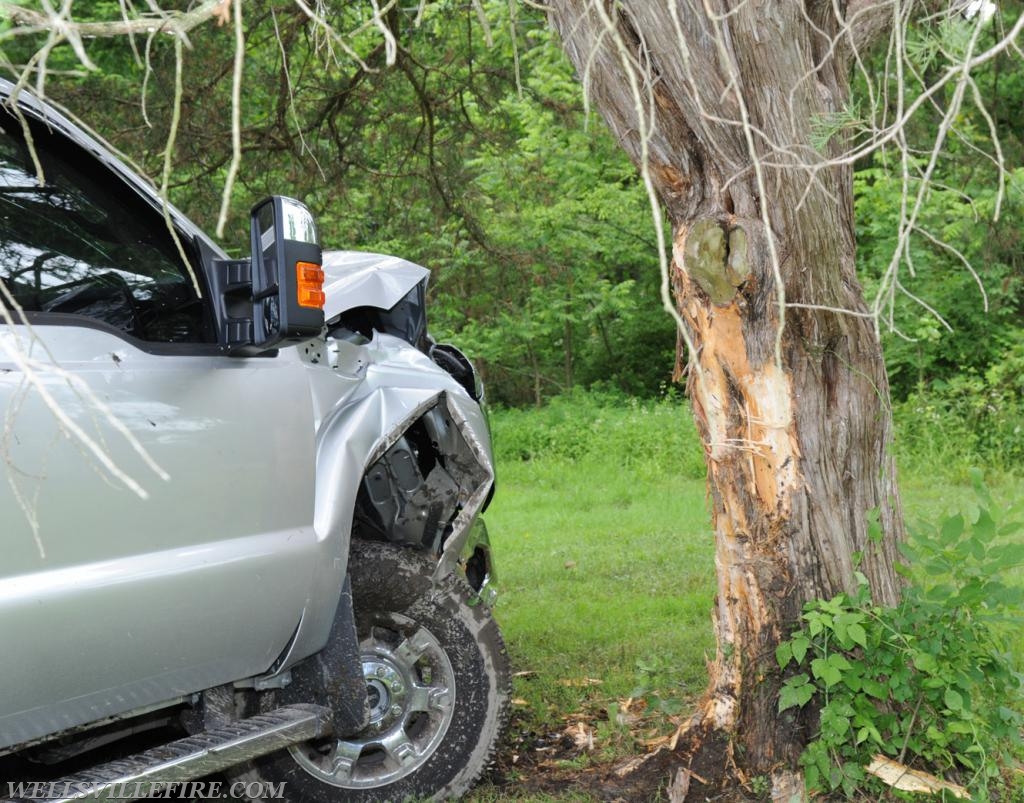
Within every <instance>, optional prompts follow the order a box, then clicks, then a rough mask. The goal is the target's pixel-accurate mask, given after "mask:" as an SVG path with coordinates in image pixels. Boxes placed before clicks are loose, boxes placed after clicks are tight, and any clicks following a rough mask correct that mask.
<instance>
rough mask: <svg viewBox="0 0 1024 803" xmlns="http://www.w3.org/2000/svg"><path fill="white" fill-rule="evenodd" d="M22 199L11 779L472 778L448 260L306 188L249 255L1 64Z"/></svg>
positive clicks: (485, 685)
mask: <svg viewBox="0 0 1024 803" xmlns="http://www.w3.org/2000/svg"><path fill="white" fill-rule="evenodd" d="M12 96H16V97H12ZM0 219H2V237H0V410H2V411H3V422H2V424H0V455H2V459H3V472H4V475H5V476H4V478H3V480H2V481H0V511H2V513H3V525H2V530H0V532H2V550H3V552H2V555H3V559H2V561H0V678H2V681H0V800H7V799H24V798H27V797H31V798H34V799H47V800H77V799H105V798H119V799H126V798H138V797H144V796H147V795H149V794H152V793H153V792H154V791H158V790H160V789H166V788H167V784H170V783H178V784H180V783H182V782H184V781H188V780H189V779H196V778H203V777H208V776H210V775H211V774H213V773H216V774H218V776H217V777H222V778H223V777H227V778H229V779H231V778H241V779H243V780H246V781H252V779H258V780H260V781H261V782H262V781H265V782H266V783H267V785H268V788H270V789H274V790H278V791H281V792H283V796H284V797H286V798H287V799H289V800H294V801H311V802H312V801H317V803H330V802H331V801H338V802H339V803H340V802H341V801H383V800H395V801H399V800H405V799H424V798H438V799H440V798H447V797H454V796H458V795H460V794H461V793H463V792H464V791H465V790H466V789H468V788H469V786H470V785H471V784H472V783H473V782H474V781H475V780H476V779H477V778H478V777H479V776H480V774H481V773H482V772H483V770H484V769H485V767H486V766H487V764H488V762H489V761H490V759H491V756H492V753H493V751H494V749H495V744H496V741H497V739H498V736H499V732H500V730H501V727H502V724H503V722H504V719H505V715H506V708H507V703H508V685H509V669H508V662H507V657H506V653H505V649H504V646H503V643H502V640H501V635H500V633H499V631H498V628H497V625H496V624H495V622H494V620H493V619H492V617H491V613H490V601H491V594H492V586H491V585H490V584H489V581H490V579H491V555H490V547H489V544H488V541H487V535H486V531H485V529H484V526H483V522H482V519H481V518H480V514H481V512H482V511H483V510H484V509H485V508H486V506H487V504H488V502H489V501H490V495H491V492H492V490H493V477H494V472H493V463H492V455H491V446H490V436H489V432H488V426H487V420H486V417H485V413H484V409H483V391H482V387H481V385H480V382H479V379H478V377H477V374H476V372H475V370H474V368H473V366H472V365H471V364H470V363H469V361H468V360H467V359H466V358H465V357H464V356H463V355H462V354H461V352H459V351H458V350H457V349H455V348H454V347H452V346H448V345H443V344H437V343H435V342H434V341H433V340H432V338H431V337H430V336H429V335H428V333H427V329H426V314H425V288H426V281H427V276H428V272H427V271H426V270H425V269H424V268H421V267H419V266H417V265H414V264H412V263H410V262H406V261H405V260H402V259H397V258H394V257H386V256H380V255H374V254H363V253H354V252H322V251H321V247H320V242H319V236H318V233H317V227H316V223H315V221H314V219H313V217H312V216H311V214H310V213H309V211H308V210H307V209H306V208H305V207H304V206H303V205H302V204H300V203H298V202H297V201H294V200H291V199H289V198H285V197H282V196H274V197H272V198H268V199H267V200H266V201H264V202H262V203H260V204H258V205H257V206H256V207H255V208H254V210H253V212H252V219H251V253H252V256H251V258H246V259H231V258H229V257H228V255H227V254H225V253H224V252H223V251H222V250H221V249H220V248H219V247H218V246H217V245H216V244H215V243H214V242H213V241H212V240H210V239H209V238H208V237H207V236H205V235H204V234H203V233H202V232H201V231H200V230H199V229H198V228H197V227H196V226H195V225H194V224H193V223H191V222H190V221H189V220H187V219H186V218H185V217H184V216H183V215H181V214H180V213H179V212H178V211H176V210H175V209H173V208H169V207H168V206H167V205H165V204H164V203H162V202H161V200H160V198H159V197H158V195H157V194H156V193H155V192H154V190H153V189H152V188H151V187H150V186H149V185H148V184H147V183H146V182H145V181H143V180H142V179H141V178H139V177H138V175H136V174H135V173H134V172H132V171H131V170H129V169H128V168H127V167H125V165H124V164H123V163H122V162H121V161H119V160H118V159H117V158H116V157H114V156H113V155H112V154H111V153H110V151H109V150H108V149H107V148H105V147H104V146H102V145H101V144H99V143H98V142H97V140H96V139H94V138H93V137H91V136H89V135H87V134H86V133H84V132H83V131H82V130H81V129H80V128H79V127H76V126H75V125H73V124H72V123H71V122H69V121H68V119H66V117H65V116H63V115H62V114H60V113H59V112H57V111H56V110H55V109H54V108H52V107H51V106H50V105H48V104H46V103H44V102H42V101H39V100H37V99H34V98H31V97H29V95H28V93H27V92H20V93H17V92H16V91H15V89H14V87H13V86H12V85H11V84H9V83H6V82H0ZM239 788H242V789H246V790H249V794H250V795H251V790H252V789H254V788H256V789H259V788H261V786H260V784H259V783H256V784H254V783H251V782H247V783H246V784H240V785H239ZM278 796H279V797H280V796H281V795H278Z"/></svg>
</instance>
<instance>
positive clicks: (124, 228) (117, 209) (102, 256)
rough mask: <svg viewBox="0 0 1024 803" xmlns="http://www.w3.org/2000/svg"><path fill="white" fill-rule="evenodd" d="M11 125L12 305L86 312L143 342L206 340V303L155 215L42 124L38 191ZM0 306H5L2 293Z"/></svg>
mask: <svg viewBox="0 0 1024 803" xmlns="http://www.w3.org/2000/svg"><path fill="white" fill-rule="evenodd" d="M8 121H9V118H7V117H6V115H4V116H3V117H2V118H0V122H2V128H0V280H2V281H3V283H4V285H5V287H6V288H7V290H8V292H9V293H10V294H11V295H12V296H13V297H14V299H15V301H17V303H18V305H19V306H21V308H22V309H23V310H24V311H25V312H27V313H32V312H37V313H38V312H41V313H50V314H57V315H60V314H64V315H77V316H86V317H88V318H92V319H95V320H99V321H102V322H103V323H105V324H107V325H109V326H112V327H114V328H116V329H118V330H119V331H120V332H122V333H124V334H125V335H129V336H131V337H135V338H138V339H140V340H146V341H154V342H164V343H196V342H211V341H213V340H214V339H215V338H214V336H213V334H212V326H211V325H210V321H209V316H208V315H207V313H206V305H205V304H204V303H203V302H202V300H201V299H199V298H198V296H197V295H196V292H195V290H194V288H193V287H192V281H191V278H190V277H189V276H188V273H187V271H186V270H185V269H184V267H183V266H182V263H181V257H180V255H179V254H178V251H177V248H176V247H175V245H174V241H173V240H172V238H171V236H170V233H169V232H168V230H167V227H166V224H165V223H164V221H163V218H162V216H161V215H160V214H159V212H157V211H156V210H155V209H153V207H152V206H151V205H150V204H148V203H146V202H145V201H144V200H143V199H142V198H140V197H139V196H138V195H137V194H136V193H135V192H134V190H132V189H131V188H130V187H128V186H127V185H125V184H124V182H123V181H122V180H121V179H120V178H119V177H117V176H116V175H115V174H113V173H112V172H111V171H109V170H108V169H107V168H106V167H105V166H103V165H102V164H101V163H100V162H99V161H97V160H96V159H95V158H94V157H92V156H91V155H89V154H88V153H87V152H85V151H84V150H82V149H80V148H78V147H77V146H75V145H74V144H73V143H70V142H67V141H66V140H65V139H63V138H61V137H59V136H58V135H55V134H50V133H48V132H47V131H46V130H45V129H43V128H41V127H40V128H37V129H36V130H35V132H34V133H35V136H34V141H35V148H36V152H37V154H38V156H39V159H40V162H41V163H42V166H43V172H44V176H45V183H44V184H43V185H42V186H40V185H39V183H38V181H37V179H36V170H35V167H34V165H33V163H32V160H31V157H30V154H29V151H28V148H27V147H26V145H25V143H24V142H23V141H22V140H21V138H20V137H19V136H16V132H18V130H19V127H18V125H17V124H16V123H13V124H11V123H10V122H8ZM185 247H186V248H189V247H191V244H190V243H188V242H186V243H185ZM0 303H2V304H5V305H7V306H9V303H8V302H7V301H6V300H5V298H4V296H3V295H2V294H0Z"/></svg>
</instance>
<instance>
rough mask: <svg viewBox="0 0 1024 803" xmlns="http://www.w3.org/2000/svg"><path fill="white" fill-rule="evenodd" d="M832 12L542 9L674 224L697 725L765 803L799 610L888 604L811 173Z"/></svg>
mask: <svg viewBox="0 0 1024 803" xmlns="http://www.w3.org/2000/svg"><path fill="white" fill-rule="evenodd" d="M727 5H731V6H732V7H731V8H728V7H727ZM844 7H845V3H842V2H839V3H836V4H833V3H832V2H831V0H829V1H828V2H820V3H819V2H815V0H806V2H802V3H801V2H795V1H794V0H775V1H774V2H773V1H772V0H747V2H745V3H741V4H735V3H733V4H727V3H726V2H725V0H705V2H704V3H703V4H701V3H699V2H697V0H691V1H690V2H688V1H687V0H656V1H655V0H652V1H651V2H640V0H623V1H622V2H619V3H615V4H613V3H611V2H605V0H597V1H596V2H595V0H552V2H551V6H550V8H551V10H550V14H551V19H552V22H553V23H554V25H555V27H556V28H557V30H558V31H559V33H560V35H561V37H562V40H563V44H564V46H565V49H566V51H567V53H568V54H569V56H570V58H571V59H572V60H573V62H574V63H575V65H576V67H577V69H578V71H579V73H580V75H581V78H582V80H583V82H584V85H585V89H586V91H587V93H588V97H589V98H590V101H591V103H592V104H593V105H594V106H595V107H596V108H597V109H599V110H600V111H601V113H602V114H603V115H604V117H605V120H606V121H607V122H608V124H609V126H610V127H611V129H612V131H613V133H614V134H615V135H616V136H617V137H618V138H619V141H620V142H621V144H622V145H623V147H624V148H625V149H626V151H627V152H628V153H629V155H630V157H631V158H632V159H633V160H634V162H635V163H636V164H637V165H638V166H640V167H641V169H642V170H643V171H644V173H645V175H646V176H647V177H648V178H649V181H650V183H651V185H652V186H653V188H654V189H655V190H656V192H657V194H658V196H659V198H660V201H661V203H662V206H663V208H664V209H665V211H666V213H667V215H668V218H669V220H670V222H671V225H672V233H673V243H674V245H673V249H672V260H671V281H672V290H673V296H674V300H675V306H676V309H677V311H678V312H679V314H680V316H681V318H682V320H683V321H684V323H685V328H686V329H687V333H688V335H689V338H690V339H691V341H692V344H693V346H694V353H693V354H691V355H690V373H689V380H688V389H689V392H690V395H691V399H692V401H693V408H694V412H695V414H696V418H697V425H698V428H699V430H700V433H701V436H702V438H703V441H704V446H705V451H706V456H707V465H708V490H709V496H710V499H711V508H712V518H713V524H714V530H715V538H716V566H717V573H718V595H717V602H716V608H715V613H714V624H715V630H716V634H717V639H718V650H717V655H716V658H715V661H714V664H713V666H712V667H711V678H710V685H709V689H708V693H707V696H706V699H705V702H704V703H703V705H702V706H701V711H700V713H699V714H698V717H697V718H696V720H695V722H699V724H700V726H701V729H702V731H703V732H704V733H705V734H707V733H709V732H711V731H718V732H721V733H725V734H727V735H728V736H729V738H730V739H731V742H732V744H733V746H734V747H737V748H741V749H734V750H732V751H730V752H731V759H732V760H733V761H735V762H736V765H737V766H738V767H740V768H741V769H742V770H744V771H747V772H751V773H756V774H762V775H769V774H770V775H772V776H773V777H774V778H775V779H776V791H777V792H778V793H779V794H781V793H782V791H783V789H784V788H786V787H787V786H791V784H792V781H793V776H792V772H793V771H794V770H795V767H796V766H797V765H796V758H797V756H798V755H799V753H800V751H801V750H802V748H803V746H804V744H805V742H806V740H807V739H808V738H809V737H810V736H811V735H812V734H811V733H809V732H808V729H807V727H806V722H805V721H804V720H803V719H799V718H797V719H794V716H795V715H793V714H792V713H791V712H786V713H785V714H781V715H780V714H779V713H778V691H779V687H780V685H781V681H782V678H781V676H780V672H779V670H778V667H777V665H776V663H775V658H774V652H775V647H776V645H777V644H778V642H779V639H780V638H782V637H786V636H788V634H789V632H790V630H791V629H792V627H793V626H794V624H795V623H796V621H797V620H798V618H799V614H800V611H801V607H802V605H803V603H804V602H806V601H807V600H809V599H812V598H820V597H828V596H831V595H834V594H835V593H837V592H839V591H843V590H852V589H853V588H854V587H855V580H854V572H855V571H856V570H859V571H862V572H863V573H864V574H865V575H867V577H868V579H869V581H870V583H871V588H872V591H873V594H874V598H875V600H876V601H878V602H881V603H893V602H895V601H896V598H897V596H898V591H899V581H898V579H897V575H896V574H895V573H894V571H893V562H894V560H895V558H896V544H897V542H898V541H899V539H900V538H901V537H902V520H901V514H900V509H899V502H898V495H897V488H896V476H895V468H894V465H893V460H892V457H891V455H890V454H889V445H890V441H891V434H892V424H891V421H892V419H891V410H890V407H889V392H888V383H887V379H886V375H885V367H884V364H883V361H882V354H881V347H880V344H879V340H878V336H877V332H876V329H875V326H874V322H873V321H872V320H871V319H870V318H869V317H868V314H867V308H866V305H865V303H864V300H863V294H862V291H861V288H860V285H859V284H858V282H857V278H856V275H855V271H854V250H855V242H854V229H853V189H852V177H851V170H850V168H849V166H842V165H839V166H835V165H830V164H828V163H827V160H828V158H829V156H830V155H834V154H836V153H838V152H839V150H840V143H832V144H831V145H830V146H828V147H826V148H825V150H824V151H823V152H821V151H817V150H815V149H814V148H813V147H812V146H811V133H812V125H813V123H814V121H815V120H816V119H822V118H823V117H824V116H825V115H828V114H829V113H834V112H836V111H838V110H841V109H843V108H844V107H845V105H846V103H847V100H848V92H849V89H848V80H847V74H848V66H847V63H846V60H847V55H846V54H847V52H848V44H847V40H849V42H850V43H851V45H852V42H853V38H852V36H848V34H847V33H844V31H843V26H844V24H845V21H844V20H843V19H840V18H837V16H836V14H837V13H841V12H842V10H843V8H844ZM631 76H633V78H632V80H631ZM873 510H877V511H878V521H879V523H880V525H881V537H880V538H872V537H871V536H870V535H869V533H870V532H871V531H870V530H869V521H870V519H871V516H872V514H871V511H873ZM797 716H798V715H797Z"/></svg>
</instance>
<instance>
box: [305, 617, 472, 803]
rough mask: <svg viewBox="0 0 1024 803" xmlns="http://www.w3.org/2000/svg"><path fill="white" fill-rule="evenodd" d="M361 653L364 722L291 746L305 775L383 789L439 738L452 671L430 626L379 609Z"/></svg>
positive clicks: (449, 707)
mask: <svg viewBox="0 0 1024 803" xmlns="http://www.w3.org/2000/svg"><path fill="white" fill-rule="evenodd" d="M360 651H361V654H362V662H363V677H364V678H365V679H366V691H367V696H368V697H369V703H370V723H369V725H368V726H367V727H366V728H365V729H364V730H363V731H362V732H360V733H359V734H357V735H356V736H354V737H347V738H345V739H340V740H330V741H327V742H308V743H305V744H301V745H296V746H294V747H291V748H290V751H291V754H292V756H293V757H294V759H295V761H296V762H297V763H298V764H299V766H301V767H302V768H303V769H304V770H306V772H308V773H310V774H311V775H313V776H314V777H316V778H317V779H318V780H321V781H323V782H325V783H328V784H332V785H334V786H340V787H343V788H347V789H370V788H373V787H377V786H384V785H386V784H390V783H394V782H395V781H397V780H399V779H401V778H404V777H405V776H407V775H410V774H412V773H413V772H415V771H416V770H417V769H419V767H420V766H422V765H423V764H424V763H425V762H426V761H427V760H428V759H429V758H430V757H431V755H433V753H434V751H435V750H436V749H437V747H438V745H440V744H441V742H442V741H443V740H444V736H445V734H446V733H447V731H448V726H449V725H450V724H451V721H452V714H453V713H454V710H455V694H456V689H455V673H454V671H453V670H452V665H451V662H450V661H449V660H448V656H447V655H446V654H445V651H444V649H443V648H442V647H441V644H440V642H439V641H438V640H437V638H435V637H434V635H433V634H432V633H431V632H430V631H429V630H427V628H425V627H422V626H419V625H417V623H416V622H414V621H413V620H412V619H409V618H407V617H405V616H402V615H400V614H396V613H389V614H382V615H381V616H380V617H379V620H378V621H376V622H375V623H374V624H373V626H372V627H371V628H370V630H369V633H368V634H366V636H365V637H364V638H363V639H362V641H361V642H360Z"/></svg>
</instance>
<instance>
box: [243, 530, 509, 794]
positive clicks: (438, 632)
mask: <svg viewBox="0 0 1024 803" xmlns="http://www.w3.org/2000/svg"><path fill="white" fill-rule="evenodd" d="M349 560H350V562H349V572H350V576H351V578H352V597H353V603H354V607H355V618H356V630H357V632H358V635H359V644H360V655H361V659H362V664H363V674H364V677H365V679H366V685H367V693H368V696H369V701H370V724H369V726H368V727H367V728H365V729H364V730H363V731H361V732H360V733H359V734H357V735H355V736H351V737H346V738H342V739H334V738H331V739H325V740H319V741H315V742H307V743H304V744H301V745H297V746H295V747H292V748H291V749H290V750H289V751H288V752H287V753H282V754H278V755H277V756H273V757H271V758H270V759H269V760H268V761H267V762H265V763H264V766H263V767H262V768H261V769H262V772H261V774H262V775H264V776H266V777H268V778H274V779H276V780H282V781H286V782H287V786H286V789H287V790H288V796H289V798H290V799H292V800H297V801H302V802H303V803H306V801H309V802H310V803H313V802H314V801H315V802H316V803H341V801H346V803H347V802H348V801H375V802H376V801H385V800H390V801H402V800H405V799H408V798H412V799H423V798H433V799H445V798H450V797H459V796H461V795H462V794H463V793H465V792H466V791H467V790H468V789H469V788H470V787H471V786H472V785H473V783H474V782H475V781H476V780H477V779H478V778H479V777H480V775H481V774H482V773H483V771H484V770H485V769H486V767H487V765H488V763H489V762H490V760H491V757H492V755H493V753H494V749H495V747H496V744H497V741H498V738H499V736H500V732H501V728H502V726H503V725H504V722H505V717H506V709H507V705H508V697H509V667H508V657H507V654H506V652H505V646H504V643H503V642H502V639H501V633H500V632H499V630H498V626H497V623H496V622H495V621H494V619H493V618H492V617H491V614H490V611H489V609H488V608H487V607H486V606H485V605H482V604H477V605H470V604H469V600H470V598H471V596H472V592H471V591H470V589H469V588H468V587H467V586H466V584H465V583H464V582H462V581H461V579H459V578H457V577H454V576H453V577H450V578H448V579H447V580H446V581H443V582H442V583H440V584H438V585H434V584H433V583H432V582H431V579H430V576H431V572H432V570H433V563H432V562H431V561H429V560H428V559H427V558H426V557H424V556H423V555H421V554H420V553H417V552H414V551H412V550H410V549H404V548H401V547H397V546H395V545H393V544H385V543H377V542H353V545H352V553H351V556H350V559H349Z"/></svg>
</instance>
